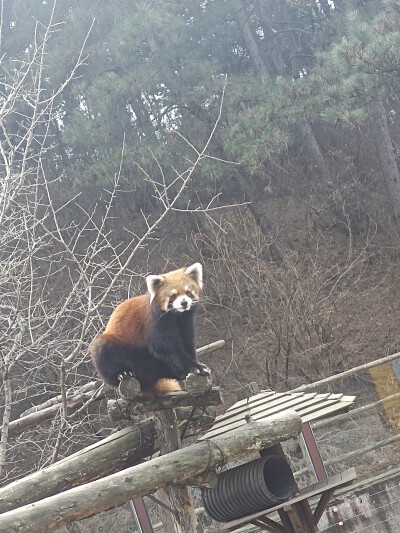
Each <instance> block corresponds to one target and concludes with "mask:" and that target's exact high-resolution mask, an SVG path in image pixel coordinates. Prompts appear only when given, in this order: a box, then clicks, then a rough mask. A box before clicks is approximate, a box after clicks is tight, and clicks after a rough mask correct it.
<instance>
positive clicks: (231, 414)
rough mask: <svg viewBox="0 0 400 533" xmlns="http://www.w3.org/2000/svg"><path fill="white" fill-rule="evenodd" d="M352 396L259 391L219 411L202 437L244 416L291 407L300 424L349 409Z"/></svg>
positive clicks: (228, 427) (235, 424) (259, 415)
mask: <svg viewBox="0 0 400 533" xmlns="http://www.w3.org/2000/svg"><path fill="white" fill-rule="evenodd" d="M354 400H355V396H345V395H344V394H330V393H326V394H317V393H314V392H312V393H304V392H292V393H290V392H275V391H266V392H260V393H259V394H256V395H255V396H251V397H250V398H246V399H244V400H240V401H239V402H236V403H235V404H233V405H232V407H230V408H229V409H228V410H227V411H226V412H225V413H224V414H223V415H220V416H218V417H217V418H216V420H215V423H214V425H213V427H212V428H211V429H210V431H208V432H207V433H206V434H205V435H204V437H202V438H203V439H211V438H212V437H215V436H216V435H221V434H222V433H225V432H226V431H230V430H231V429H235V428H238V427H240V426H242V425H244V424H246V423H247V422H246V418H245V417H246V416H247V417H251V418H252V419H253V420H262V419H263V418H267V417H269V416H271V415H273V414H277V413H279V412H281V411H284V410H285V409H294V410H295V411H297V413H299V415H300V416H301V419H302V422H303V424H305V423H309V422H314V421H315V420H320V419H322V418H326V417H329V416H333V415H337V414H339V413H342V412H345V411H347V410H348V409H350V407H351V405H352V404H353V402H354Z"/></svg>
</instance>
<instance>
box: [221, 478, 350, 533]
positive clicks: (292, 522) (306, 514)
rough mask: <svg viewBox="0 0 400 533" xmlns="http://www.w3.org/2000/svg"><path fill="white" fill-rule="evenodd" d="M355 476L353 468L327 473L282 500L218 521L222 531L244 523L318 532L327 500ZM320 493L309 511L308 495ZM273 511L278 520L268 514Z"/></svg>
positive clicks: (293, 532) (290, 532) (296, 532)
mask: <svg viewBox="0 0 400 533" xmlns="http://www.w3.org/2000/svg"><path fill="white" fill-rule="evenodd" d="M354 479H356V471H355V470H354V468H350V469H349V470H346V471H345V472H343V473H342V474H337V475H336V476H331V477H329V478H327V479H325V480H324V481H319V482H318V483H314V484H313V485H310V486H309V487H306V488H304V489H302V490H301V491H300V492H299V494H298V495H297V496H295V497H294V498H291V499H290V500H288V501H287V502H285V503H282V504H280V505H277V506H275V507H271V508H270V509H266V510H265V511H260V512H259V513H255V514H253V515H250V516H246V517H244V518H239V519H238V520H233V521H231V522H226V523H224V524H223V525H222V524H221V529H222V530H227V531H234V530H235V529H237V528H239V527H241V526H244V525H246V524H254V525H256V526H258V527H259V528H260V529H262V530H265V531H271V532H274V533H277V532H280V533H284V532H286V533H314V532H317V531H318V522H319V521H320V519H321V517H322V515H323V513H324V511H325V509H326V507H327V505H328V503H329V501H330V500H331V498H332V496H333V494H334V492H335V490H336V489H338V488H341V487H344V486H346V485H350V484H351V483H352V482H353V480H354ZM318 495H320V496H321V497H320V499H319V501H318V503H317V506H316V507H315V509H314V511H312V510H311V508H310V504H309V501H308V500H309V498H312V497H315V496H318ZM274 511H277V512H278V514H279V518H280V521H281V523H279V522H276V521H275V520H272V519H271V518H269V517H268V515H270V514H271V513H273V512H274Z"/></svg>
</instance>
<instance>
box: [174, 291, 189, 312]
mask: <svg viewBox="0 0 400 533" xmlns="http://www.w3.org/2000/svg"><path fill="white" fill-rule="evenodd" d="M192 303H193V300H192V298H189V296H187V295H186V294H184V295H183V296H178V298H175V300H174V301H173V302H172V308H173V309H175V310H176V311H179V312H180V313H183V312H184V311H189V309H190V308H191V307H192Z"/></svg>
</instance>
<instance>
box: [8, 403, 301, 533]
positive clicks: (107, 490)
mask: <svg viewBox="0 0 400 533" xmlns="http://www.w3.org/2000/svg"><path fill="white" fill-rule="evenodd" d="M300 431H301V418H300V416H299V415H298V414H297V413H296V412H295V411H293V410H287V411H284V412H282V413H279V415H275V416H271V417H269V418H266V419H264V420H262V421H258V422H251V423H250V424H246V425H245V426H242V427H240V428H237V429H235V430H233V431H229V432H227V433H224V434H223V435H219V436H217V437H215V438H214V439H212V440H210V439H208V440H206V441H200V442H197V443H195V444H193V445H191V446H188V447H187V448H183V449H181V450H177V451H175V452H171V453H169V454H167V455H162V456H160V457H156V458H155V459H152V460H151V461H147V462H145V463H142V464H140V465H136V466H133V467H130V468H127V469H126V470H124V471H122V472H117V473H115V474H112V475H110V476H108V477H106V478H103V479H99V480H97V481H93V482H91V483H88V484H86V485H82V486H81V487H75V488H73V489H71V490H68V491H66V492H63V493H61V494H58V495H56V496H51V497H50V498H46V499H44V500H41V501H38V502H36V503H34V504H30V505H26V506H24V507H20V508H19V509H15V510H13V511H10V512H7V513H5V514H3V515H1V516H0V531H7V533H21V532H22V531H23V532H24V533H30V532H31V533H47V532H51V531H54V530H55V529H57V528H60V527H62V526H64V525H66V524H69V523H71V522H74V521H75V520H80V519H82V518H86V517H88V516H92V515H94V514H97V513H100V512H101V511H106V510H107V509H111V508H113V507H116V506H118V505H122V504H123V503H125V502H127V501H130V500H131V499H132V498H138V497H140V496H145V495H146V494H151V493H153V492H154V491H155V490H156V489H158V488H163V487H166V486H167V485H169V484H172V483H177V482H179V481H183V480H185V479H187V478H189V477H191V476H196V475H198V474H201V473H202V472H205V471H206V470H209V469H210V468H213V467H216V466H222V465H223V464H225V463H227V462H230V461H233V460H235V459H239V458H240V457H243V456H246V455H249V454H251V453H254V452H257V451H259V450H261V449H263V448H268V447H270V446H272V445H274V444H276V443H277V442H280V441H282V440H286V439H288V438H291V437H294V436H297V435H298V434H299V433H300Z"/></svg>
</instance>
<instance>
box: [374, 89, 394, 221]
mask: <svg viewBox="0 0 400 533" xmlns="http://www.w3.org/2000/svg"><path fill="white" fill-rule="evenodd" d="M371 111H372V114H371V124H372V135H373V139H374V140H375V143H376V148H377V150H378V155H379V160H380V163H381V169H382V173H383V176H384V178H385V181H386V185H387V190H388V195H389V200H390V203H391V206H392V210H393V216H394V219H395V221H396V224H397V226H398V227H399V228H400V174H399V168H398V166H397V162H396V155H395V150H394V148H393V143H392V137H391V134H390V130H389V125H388V121H387V118H386V110H385V106H384V105H383V103H382V101H381V100H375V101H374V102H372V103H371Z"/></svg>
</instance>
